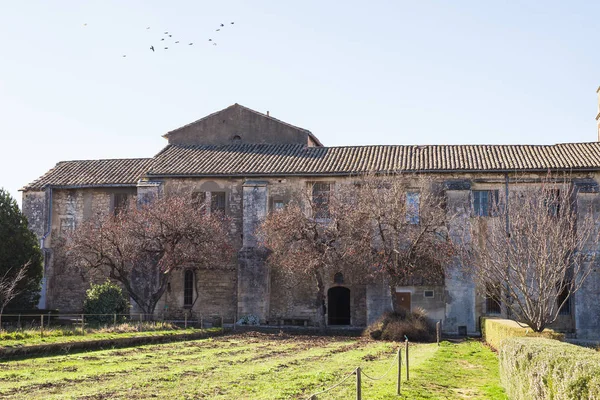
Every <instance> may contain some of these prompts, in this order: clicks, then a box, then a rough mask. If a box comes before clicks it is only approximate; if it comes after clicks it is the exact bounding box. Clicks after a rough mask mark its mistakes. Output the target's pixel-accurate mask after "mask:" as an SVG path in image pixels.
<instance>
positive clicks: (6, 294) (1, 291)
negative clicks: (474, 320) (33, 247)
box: [0, 262, 31, 330]
mask: <svg viewBox="0 0 600 400" xmlns="http://www.w3.org/2000/svg"><path fill="white" fill-rule="evenodd" d="M30 265H31V262H27V263H25V264H24V265H23V266H21V267H20V268H17V269H16V271H15V272H14V273H13V271H12V270H11V269H9V270H8V271H6V272H5V273H4V275H3V276H2V277H1V278H0V330H1V329H2V314H3V313H4V309H5V308H6V306H7V305H8V303H10V302H11V301H12V300H13V299H14V298H15V297H17V296H18V295H19V294H21V292H22V291H23V289H19V286H22V285H19V283H20V282H21V281H22V280H24V279H26V278H27V269H28V268H29V266H30Z"/></svg>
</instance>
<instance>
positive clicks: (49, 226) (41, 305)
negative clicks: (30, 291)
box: [37, 186, 52, 309]
mask: <svg viewBox="0 0 600 400" xmlns="http://www.w3.org/2000/svg"><path fill="white" fill-rule="evenodd" d="M48 195H49V196H50V199H49V200H48V209H47V211H48V220H47V226H46V232H45V233H44V236H42V238H41V239H40V250H41V251H42V255H43V259H44V260H43V262H44V269H43V274H42V289H41V290H40V301H39V302H38V306H37V307H38V309H45V308H46V291H47V275H48V274H47V271H46V266H47V264H48V258H49V256H48V249H46V248H45V244H46V238H47V237H48V235H50V232H51V231H52V186H50V187H48Z"/></svg>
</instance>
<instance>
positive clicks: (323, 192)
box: [312, 182, 331, 219]
mask: <svg viewBox="0 0 600 400" xmlns="http://www.w3.org/2000/svg"><path fill="white" fill-rule="evenodd" d="M330 192H331V184H330V183H322V182H318V183H314V184H313V187H312V200H313V206H314V210H315V215H314V217H315V218H317V219H327V218H329V217H330V213H329V197H330Z"/></svg>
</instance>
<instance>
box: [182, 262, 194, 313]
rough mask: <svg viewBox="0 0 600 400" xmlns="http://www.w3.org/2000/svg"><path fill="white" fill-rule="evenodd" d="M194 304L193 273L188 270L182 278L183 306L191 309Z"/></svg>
mask: <svg viewBox="0 0 600 400" xmlns="http://www.w3.org/2000/svg"><path fill="white" fill-rule="evenodd" d="M193 302H194V271H192V270H191V269H188V270H186V271H185V274H184V277H183V306H184V307H191V306H192V304H193Z"/></svg>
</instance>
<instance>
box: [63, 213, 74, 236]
mask: <svg viewBox="0 0 600 400" xmlns="http://www.w3.org/2000/svg"><path fill="white" fill-rule="evenodd" d="M74 229H75V218H73V217H65V218H61V219H60V233H67V232H72V231H73V230H74Z"/></svg>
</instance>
